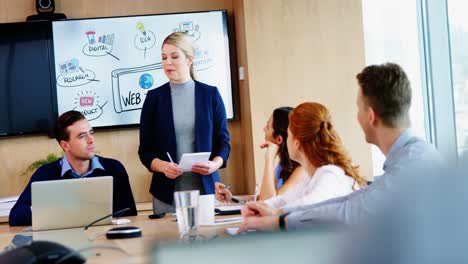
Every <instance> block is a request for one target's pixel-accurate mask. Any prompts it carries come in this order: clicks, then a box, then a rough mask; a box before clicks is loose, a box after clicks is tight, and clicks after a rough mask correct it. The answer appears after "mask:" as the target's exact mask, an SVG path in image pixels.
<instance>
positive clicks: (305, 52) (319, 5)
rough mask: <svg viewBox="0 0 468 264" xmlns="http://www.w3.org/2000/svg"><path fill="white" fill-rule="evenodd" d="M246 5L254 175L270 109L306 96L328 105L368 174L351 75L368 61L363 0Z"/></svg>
mask: <svg viewBox="0 0 468 264" xmlns="http://www.w3.org/2000/svg"><path fill="white" fill-rule="evenodd" d="M243 5H244V7H243V11H244V12H245V29H246V32H245V37H246V41H245V42H246V51H247V64H248V68H249V69H248V73H249V87H250V88H249V92H250V95H249V98H250V112H251V119H252V121H251V122H252V135H253V146H254V147H253V150H254V160H255V172H256V175H257V177H258V178H259V179H257V180H260V178H261V173H262V166H261V165H262V164H263V151H261V150H260V149H259V148H258V147H257V146H259V144H260V143H261V142H262V141H263V131H262V128H263V126H264V124H265V123H266V121H267V119H268V117H269V115H270V113H271V112H272V110H273V109H274V108H275V107H278V106H284V105H289V106H296V105H297V104H299V103H301V102H303V101H317V102H320V103H322V104H324V105H325V106H327V107H328V108H329V109H330V110H331V112H332V116H333V121H334V124H335V126H336V128H337V130H338V132H339V133H340V135H341V137H342V138H343V140H344V143H345V145H346V147H347V149H348V150H349V152H350V153H351V155H352V157H353V160H354V162H355V163H357V164H360V165H361V171H362V172H363V174H364V175H367V176H369V175H371V156H370V146H369V145H368V144H366V142H365V140H364V135H363V133H362V131H361V128H360V127H359V124H358V122H357V120H356V113H357V108H356V102H355V98H356V92H357V88H358V86H357V83H356V81H355V75H356V73H357V72H359V71H360V70H361V69H362V68H363V67H364V63H365V60H364V39H363V30H362V18H361V17H362V11H361V0H346V1H345V0H327V1H323V0H255V1H249V0H245V1H243ZM250 186H252V185H250ZM250 188H252V187H250ZM251 191H252V190H251Z"/></svg>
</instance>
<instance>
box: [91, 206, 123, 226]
mask: <svg viewBox="0 0 468 264" xmlns="http://www.w3.org/2000/svg"><path fill="white" fill-rule="evenodd" d="M129 210H130V208H128V207H127V208H124V209H122V210H120V211H117V212H115V213H112V214H108V215H106V216H104V217H101V218H99V219H98V220H96V221H93V222H92V223H91V224H89V225H87V226H85V228H84V229H83V230H87V229H88V228H89V227H91V226H92V225H94V224H95V223H97V222H99V221H101V220H103V219H106V218H107V217H112V216H117V217H119V216H120V215H122V214H123V213H125V212H127V211H129Z"/></svg>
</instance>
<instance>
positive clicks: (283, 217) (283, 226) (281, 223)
mask: <svg viewBox="0 0 468 264" xmlns="http://www.w3.org/2000/svg"><path fill="white" fill-rule="evenodd" d="M288 215H289V212H288V213H284V214H282V215H280V217H279V228H280V230H281V231H286V223H285V222H284V219H285V218H286V217H287V216H288Z"/></svg>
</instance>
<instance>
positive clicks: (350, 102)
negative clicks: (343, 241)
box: [0, 0, 371, 201]
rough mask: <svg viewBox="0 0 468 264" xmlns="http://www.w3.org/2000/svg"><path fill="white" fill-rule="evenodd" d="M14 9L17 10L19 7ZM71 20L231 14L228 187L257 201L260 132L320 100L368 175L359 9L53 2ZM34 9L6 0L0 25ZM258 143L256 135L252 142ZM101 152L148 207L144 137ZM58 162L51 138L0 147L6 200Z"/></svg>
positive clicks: (305, 3) (292, 0)
mask: <svg viewBox="0 0 468 264" xmlns="http://www.w3.org/2000/svg"><path fill="white" fill-rule="evenodd" d="M13 2H14V4H13ZM56 2H57V12H63V13H66V14H67V16H68V17H69V18H86V17H105V16H119V15H137V14H155V13H165V12H183V11H196V10H215V9H227V10H228V13H229V14H230V17H231V18H232V17H233V18H234V21H232V20H231V22H234V27H235V31H236V34H235V38H236V46H237V61H238V64H239V65H241V66H244V67H245V69H246V73H247V74H246V80H244V81H240V82H239V98H240V119H239V120H237V121H234V122H230V123H229V130H230V132H231V137H232V140H231V147H232V152H231V157H230V160H229V164H228V168H227V169H226V170H223V171H222V172H221V174H222V176H221V177H222V180H223V181H225V182H230V183H232V184H233V187H234V191H235V192H237V193H246V192H253V188H254V182H255V175H257V176H258V177H260V176H261V172H262V168H263V153H262V152H261V151H260V150H259V148H258V146H259V144H260V143H261V142H262V139H263V131H262V128H263V126H264V124H265V122H266V120H267V118H268V116H269V114H270V113H271V111H272V110H273V109H274V108H275V107H278V106H282V105H291V106H295V105H297V104H298V103H300V102H302V101H306V100H307V101H318V102H321V103H323V104H325V105H326V106H328V107H329V108H330V109H331V111H332V114H333V117H334V123H335V126H336V127H337V129H338V132H339V133H340V134H341V136H342V138H343V140H344V142H345V145H346V146H347V148H348V150H349V151H350V152H351V154H352V156H353V159H354V161H355V162H356V163H358V164H360V165H361V168H362V171H363V172H364V174H366V175H370V174H371V157H370V148H369V146H368V145H367V144H365V142H364V140H363V134H362V132H361V130H360V128H359V127H358V124H357V122H356V118H355V116H356V115H355V113H356V106H355V102H354V101H355V95H356V89H357V87H356V83H355V80H354V76H355V74H356V73H357V72H358V71H359V70H360V69H361V68H362V67H363V66H364V44H363V32H362V23H361V22H362V21H361V6H360V3H361V0H327V1H324V0H158V1H148V0H75V1H72V0H61V1H60V0H56ZM33 13H35V6H34V2H33V1H32V0H15V1H0V22H2V23H3V22H15V21H24V20H25V17H26V16H28V15H31V14H33ZM252 135H253V136H252ZM96 138H97V150H98V151H100V154H101V155H104V156H109V157H113V158H116V159H119V160H120V161H122V163H123V164H124V165H125V166H126V168H127V170H128V172H129V175H130V178H131V184H132V188H133V191H134V193H135V198H136V200H137V201H147V200H149V199H150V196H149V194H148V192H147V190H148V186H149V180H150V174H149V173H148V172H147V171H146V170H145V168H144V167H143V166H142V165H141V164H140V162H139V160H138V156H137V147H138V129H135V128H134V129H119V130H115V131H98V132H97V133H96ZM48 153H60V149H59V147H58V145H57V143H56V142H55V140H52V139H48V138H47V137H45V136H26V137H15V138H8V139H5V138H0V182H1V183H2V184H1V185H0V197H1V196H7V195H15V194H18V193H19V192H20V191H21V190H22V189H23V187H24V185H25V184H26V183H27V181H28V179H29V177H30V174H26V175H22V172H24V169H25V168H26V167H27V166H28V165H29V164H30V163H32V162H33V161H35V160H37V159H41V158H44V157H45V156H46V155H47V154H48Z"/></svg>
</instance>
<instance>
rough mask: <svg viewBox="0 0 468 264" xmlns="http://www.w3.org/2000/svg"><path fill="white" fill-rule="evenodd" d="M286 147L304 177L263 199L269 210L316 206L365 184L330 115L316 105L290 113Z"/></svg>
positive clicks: (310, 104)
mask: <svg viewBox="0 0 468 264" xmlns="http://www.w3.org/2000/svg"><path fill="white" fill-rule="evenodd" d="M287 147H288V150H289V155H290V157H291V159H292V160H294V161H297V162H298V163H299V164H300V165H301V166H302V167H303V168H304V169H305V170H306V171H307V174H308V176H306V177H304V179H303V180H302V182H301V183H300V184H298V185H297V186H296V187H295V188H294V189H292V190H290V191H288V192H286V193H284V194H282V195H277V196H274V197H272V198H270V199H267V200H265V203H267V204H268V205H270V206H272V207H276V208H279V207H283V206H285V205H288V206H299V205H305V204H313V203H318V202H321V201H324V200H328V199H330V198H334V197H338V196H343V195H347V194H349V193H351V192H352V191H353V190H357V189H359V188H360V187H364V186H366V184H367V182H366V180H365V179H364V178H362V177H361V176H360V175H359V171H358V167H357V166H354V165H353V164H352V162H351V158H350V157H349V156H348V154H347V153H346V151H345V149H344V147H343V143H342V142H341V140H340V137H339V136H338V133H337V132H336V131H335V129H334V128H333V125H332V123H331V116H330V112H329V111H328V109H327V108H326V107H325V106H323V105H321V104H319V103H313V102H306V103H302V104H300V105H298V106H297V107H296V108H295V109H294V110H293V111H292V112H291V113H290V115H289V127H288V138H287Z"/></svg>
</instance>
